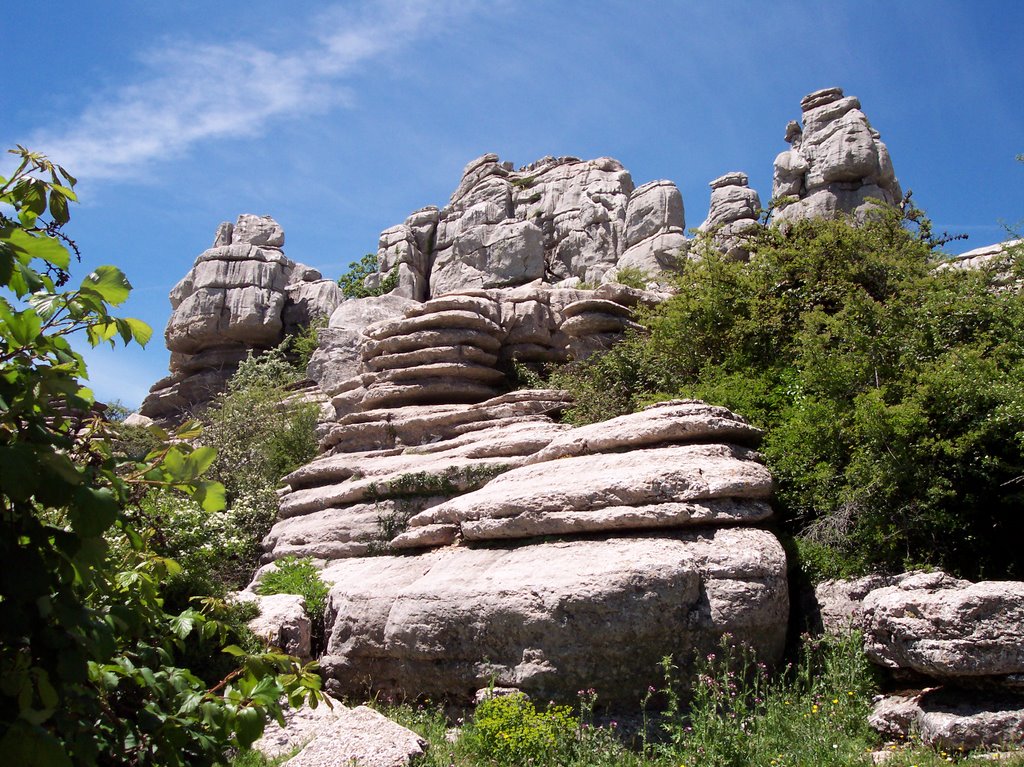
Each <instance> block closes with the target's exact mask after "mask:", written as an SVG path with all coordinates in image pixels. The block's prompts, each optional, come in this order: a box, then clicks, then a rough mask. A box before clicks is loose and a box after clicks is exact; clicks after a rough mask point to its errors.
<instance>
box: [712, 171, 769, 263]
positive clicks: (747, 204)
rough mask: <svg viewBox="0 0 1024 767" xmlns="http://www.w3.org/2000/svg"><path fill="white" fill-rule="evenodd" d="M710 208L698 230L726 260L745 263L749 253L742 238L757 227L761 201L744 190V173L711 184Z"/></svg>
mask: <svg viewBox="0 0 1024 767" xmlns="http://www.w3.org/2000/svg"><path fill="white" fill-rule="evenodd" d="M708 186H710V187H711V206H710V208H709V209H708V217H707V218H706V219H705V220H704V223H702V224H701V225H700V227H699V229H700V231H702V232H708V233H709V234H710V236H711V242H712V245H713V246H714V247H715V248H716V249H717V250H720V251H721V252H722V253H724V254H725V256H726V257H727V258H732V259H736V260H740V261H745V260H747V258H749V256H750V253H749V251H748V250H747V248H746V247H745V237H744V235H746V234H747V233H749V232H750V230H751V229H754V228H756V227H757V226H758V216H759V215H760V213H761V198H760V196H759V195H758V194H757V192H756V191H755V190H753V189H751V188H750V187H749V186H748V178H747V174H746V173H740V172H739V171H734V172H732V173H727V174H725V175H724V176H720V177H719V178H716V179H715V180H714V181H711V182H710V183H709V184H708Z"/></svg>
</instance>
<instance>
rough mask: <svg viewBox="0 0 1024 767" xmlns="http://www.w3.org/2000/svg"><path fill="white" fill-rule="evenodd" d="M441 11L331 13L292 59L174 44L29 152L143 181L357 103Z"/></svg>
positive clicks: (419, 3) (413, 3) (382, 8)
mask: <svg viewBox="0 0 1024 767" xmlns="http://www.w3.org/2000/svg"><path fill="white" fill-rule="evenodd" d="M438 5H443V4H440V3H438V4H433V3H427V2H424V1H423V0H385V1H384V2H377V3H373V4H372V5H370V6H368V7H364V8H363V9H362V10H361V11H360V12H357V13H352V12H351V11H346V10H344V9H342V8H340V7H334V8H328V9H327V10H326V11H324V12H323V13H321V14H320V15H319V16H318V17H317V18H316V19H314V20H311V23H310V27H311V28H313V29H316V30H318V34H316V35H315V36H311V37H309V38H308V39H306V40H304V41H302V45H301V47H299V48H298V49H296V50H290V51H287V52H275V51H273V50H268V49H265V48H261V47H259V46H257V45H254V44H252V43H249V42H245V41H236V42H227V43H219V44H209V43H206V44H200V43H189V42H174V43H169V44H168V45H167V46H166V47H164V48H162V49H160V50H157V51H155V52H151V53H148V54H146V55H144V56H142V57H141V58H140V61H139V70H138V74H137V76H136V77H135V78H133V79H132V80H131V81H130V82H127V83H124V84H123V85H121V86H119V87H116V88H115V89H113V90H112V91H108V92H106V93H104V94H101V95H98V96H96V97H95V99H94V100H93V101H92V102H91V103H90V104H89V106H88V107H87V108H86V109H85V110H84V111H83V113H82V114H81V115H78V116H77V117H76V118H75V119H74V120H72V121H70V122H69V127H67V128H64V129H62V130H57V131H41V132H39V133H37V134H36V135H34V136H32V137H31V141H30V145H31V146H32V147H34V148H35V147H38V148H39V149H41V150H42V151H45V152H46V153H48V154H49V155H50V156H51V157H58V158H60V161H61V164H62V165H65V166H66V167H69V168H74V169H75V172H76V174H78V175H79V176H81V177H85V178H88V179H90V180H97V179H109V178H124V177H137V176H139V175H141V174H142V173H143V172H144V171H145V170H146V169H147V168H149V166H150V165H151V164H152V163H154V162H158V161H161V160H167V159H171V158H175V157H179V156H182V155H183V154H185V153H187V152H188V151H189V149H190V148H191V147H193V146H194V145H196V144H198V143H200V142H203V141H206V140H210V139H218V138H230V137H242V136H253V135H259V134H261V133H262V132H263V131H264V130H265V129H266V128H267V125H268V123H270V122H271V121H272V120H275V119H282V118H286V117H289V116H290V117H295V116H298V115H308V114H310V113H316V112H323V111H325V110H328V109H330V108H332V107H336V106H339V105H345V104H347V103H350V101H351V98H352V93H351V91H350V90H348V89H347V88H346V87H345V85H344V78H345V76H346V75H349V74H352V73H353V72H354V71H355V70H356V69H357V68H359V67H361V66H364V65H366V64H367V63H369V62H371V61H372V60H374V59H379V58H380V57H382V56H384V55H386V54H387V53H389V52H391V51H394V50H396V49H397V48H399V47H400V46H404V45H407V44H408V43H409V42H410V41H411V40H413V39H415V38H417V37H419V36H422V35H423V34H425V33H427V32H429V31H430V29H432V28H435V27H433V26H431V25H429V24H428V21H429V20H431V19H436V18H437V16H438V8H437V6H438ZM465 7H467V6H466V5H465V4H463V5H461V6H459V8H460V9H464V8H465ZM442 12H443V13H452V12H455V9H454V8H450V9H442Z"/></svg>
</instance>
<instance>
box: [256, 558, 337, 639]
mask: <svg viewBox="0 0 1024 767" xmlns="http://www.w3.org/2000/svg"><path fill="white" fill-rule="evenodd" d="M274 564H275V565H276V569H274V570H270V571H268V572H266V573H264V574H263V575H262V576H261V577H260V580H259V583H258V584H257V585H256V593H258V594H264V595H266V594H298V595H299V596H300V597H302V598H303V599H305V600H306V614H307V615H308V616H309V620H310V623H311V624H312V625H311V633H312V638H313V645H314V646H313V648H312V652H313V656H314V657H316V656H317V655H318V654H319V652H320V650H321V649H322V648H323V644H324V639H325V637H324V630H325V627H324V612H325V611H326V610H327V595H328V594H329V593H330V587H329V586H328V585H327V584H326V583H324V582H323V580H322V579H321V578H320V570H319V569H318V568H317V566H316V565H314V564H313V561H312V560H311V559H309V558H303V559H296V558H295V557H284V558H282V559H279V560H277V561H276V562H275V563H274Z"/></svg>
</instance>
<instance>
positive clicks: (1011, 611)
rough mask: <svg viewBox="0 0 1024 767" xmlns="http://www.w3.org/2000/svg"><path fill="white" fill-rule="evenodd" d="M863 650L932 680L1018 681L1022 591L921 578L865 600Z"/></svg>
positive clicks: (1013, 586)
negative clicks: (1000, 678) (1014, 677)
mask: <svg viewBox="0 0 1024 767" xmlns="http://www.w3.org/2000/svg"><path fill="white" fill-rule="evenodd" d="M863 610H864V629H865V637H864V641H865V649H866V650H867V653H868V656H869V657H870V658H871V659H872V660H873V661H874V662H875V663H878V664H880V665H882V666H886V667H888V668H895V669H906V670H911V671H915V672H917V673H920V674H924V675H926V676H929V677H933V678H937V679H946V680H949V679H957V678H960V677H983V676H996V675H1005V674H1021V673H1024V643H1022V642H1021V636H1022V635H1024V583H1022V582H1020V581H983V582H980V583H971V582H969V581H962V580H958V579H956V578H952V577H950V576H948V575H946V574H944V573H920V574H916V575H914V576H912V577H909V578H905V579H904V580H903V581H902V582H901V583H899V584H898V585H895V586H890V587H887V588H881V589H876V590H874V591H872V592H870V593H869V594H868V595H867V596H866V597H865V599H864V604H863Z"/></svg>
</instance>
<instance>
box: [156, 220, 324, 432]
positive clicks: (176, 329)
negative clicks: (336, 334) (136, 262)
mask: <svg viewBox="0 0 1024 767" xmlns="http://www.w3.org/2000/svg"><path fill="white" fill-rule="evenodd" d="M283 246H284V232H283V231H282V229H281V227H280V226H279V225H278V223H277V222H276V221H274V219H272V218H270V217H269V216H262V217H261V216H253V215H249V214H243V215H241V216H239V217H238V221H237V222H236V223H235V224H229V223H226V224H221V225H220V227H218V229H217V234H216V237H215V239H214V246H213V247H212V248H210V249H209V250H207V251H205V252H203V253H202V254H200V255H199V257H198V258H196V260H195V263H194V264H193V266H192V269H191V270H190V271H189V272H188V274H186V275H185V277H184V278H183V279H182V280H181V281H180V282H179V283H178V284H177V285H175V286H174V289H173V290H171V295H170V301H171V307H172V309H173V312H172V314H171V318H170V320H169V321H168V323H167V329H166V330H165V331H164V337H165V339H166V341H167V348H168V349H170V350H171V362H170V375H169V376H168V377H166V378H164V379H162V380H160V381H158V382H157V383H156V384H154V385H153V387H152V389H151V390H150V393H149V396H147V397H146V400H145V402H143V404H142V408H141V410H140V412H141V414H142V415H144V416H147V417H149V418H158V419H167V418H174V417H177V416H179V415H180V414H182V413H185V412H187V411H189V410H191V409H193V408H196V407H199V406H202V405H203V404H205V403H207V402H209V401H210V400H211V399H212V398H213V397H214V396H215V395H216V394H217V393H218V392H220V391H222V390H223V389H224V386H225V384H226V382H227V380H228V379H229V378H230V377H231V376H232V375H233V374H234V372H235V370H236V369H237V367H238V363H239V362H240V361H242V360H244V359H245V358H246V356H247V355H248V353H249V352H250V351H256V352H259V351H265V350H267V349H270V348H273V347H274V346H277V345H278V344H279V343H281V341H282V340H283V339H284V337H285V335H286V334H288V333H291V332H294V331H295V330H296V329H297V328H299V327H300V326H302V325H306V324H308V323H309V322H310V321H311V320H312V319H313V318H315V317H318V316H322V317H327V316H329V315H330V314H331V312H332V311H333V310H334V308H335V307H336V306H337V305H338V303H340V301H341V291H340V289H339V288H338V286H337V284H335V283H334V281H332V280H324V279H321V275H320V273H319V272H318V271H316V270H315V269H312V268H310V267H308V266H305V265H303V264H299V263H296V262H294V261H292V260H291V259H289V258H288V257H287V256H285V255H284V253H283V252H282V250H281V248H282V247H283Z"/></svg>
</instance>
